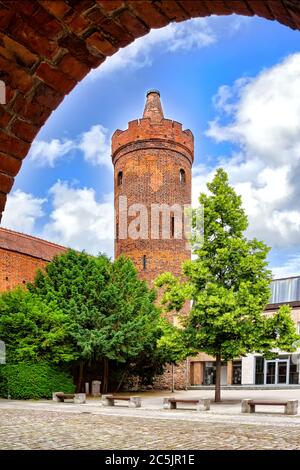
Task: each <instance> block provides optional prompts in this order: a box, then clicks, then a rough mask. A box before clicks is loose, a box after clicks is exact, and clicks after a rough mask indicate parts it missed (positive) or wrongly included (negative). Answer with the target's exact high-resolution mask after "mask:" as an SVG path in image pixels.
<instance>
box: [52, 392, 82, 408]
mask: <svg viewBox="0 0 300 470" xmlns="http://www.w3.org/2000/svg"><path fill="white" fill-rule="evenodd" d="M52 399H53V401H57V402H64V401H65V400H73V403H76V404H77V405H79V404H82V403H85V400H86V395H85V393H64V392H54V393H53V394H52Z"/></svg>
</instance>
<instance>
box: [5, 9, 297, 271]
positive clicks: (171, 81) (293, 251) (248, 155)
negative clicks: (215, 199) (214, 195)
mask: <svg viewBox="0 0 300 470" xmlns="http://www.w3.org/2000/svg"><path fill="white" fill-rule="evenodd" d="M299 34H300V33H299V31H292V30H291V29H289V28H287V27H284V26H282V25H280V24H278V23H277V22H271V21H266V20H263V19H260V18H246V17H240V16H236V15H232V16H229V17H210V18H204V19H195V20H190V21H187V22H184V23H179V24H171V25H169V26H167V27H166V28H163V29H159V30H153V31H151V32H150V33H149V35H147V36H146V37H144V38H140V39H138V40H137V41H135V42H134V43H133V44H132V45H130V46H129V47H127V48H125V49H122V50H121V51H119V52H118V53H117V54H116V55H115V56H113V57H112V58H110V59H108V60H107V61H106V62H105V64H104V65H103V66H101V67H100V68H99V69H97V70H94V71H92V72H91V73H90V74H89V75H88V76H87V77H86V78H85V79H84V80H83V81H82V82H81V83H80V84H79V85H78V86H77V87H76V88H75V90H73V91H72V92H71V93H70V95H68V96H67V97H66V98H65V100H64V101H63V103H62V104H61V105H60V107H59V108H58V109H57V110H56V111H55V112H54V113H53V114H52V116H51V117H50V119H49V120H48V121H47V123H46V124H45V125H44V127H43V128H42V129H41V131H40V133H39V135H38V136H37V138H36V140H35V142H34V144H33V146H32V149H31V151H30V155H29V157H27V159H25V161H24V164H23V167H22V170H21V171H20V173H19V175H18V177H17V178H16V181H15V185H14V187H13V191H12V193H11V195H10V196H9V200H8V203H7V208H6V211H5V213H4V216H3V221H2V225H3V226H5V227H8V228H12V229H14V230H19V231H22V232H27V233H31V234H33V235H36V236H40V237H42V238H46V239H50V240H53V241H55V242H57V243H60V244H65V245H67V246H72V247H74V248H76V249H86V250H87V251H90V252H92V253H97V252H99V251H105V252H107V253H108V254H109V255H112V249H113V248H112V247H113V242H112V236H113V205H112V191H113V172H112V165H111V161H110V138H111V135H112V133H113V132H114V130H115V129H117V128H121V129H125V128H126V127H127V122H128V121H130V120H132V119H135V118H138V117H141V115H142V111H143V107H144V101H145V93H146V91H147V90H148V89H150V88H157V89H159V90H160V92H161V99H162V104H163V108H164V113H165V117H168V118H171V119H174V120H177V121H180V122H182V123H183V126H184V128H190V129H191V130H192V132H193V134H194V136H195V164H194V178H193V200H194V202H196V199H197V195H198V194H199V192H200V191H201V190H204V189H205V184H206V182H207V181H208V180H210V179H211V178H212V176H213V174H214V171H215V169H216V168H217V167H218V166H223V167H224V168H225V169H226V170H227V171H228V173H229V176H230V181H231V183H232V184H233V185H234V186H235V188H236V190H237V192H238V193H239V194H241V195H242V197H243V202H244V206H245V209H246V211H247V213H248V214H249V221H250V226H249V236H251V237H253V236H257V237H258V238H260V239H264V240H265V241H266V243H267V244H269V245H270V246H272V247H273V248H272V251H271V254H270V256H269V259H270V263H271V267H272V268H273V270H274V275H275V276H277V277H278V276H284V275H294V274H300V237H299V233H300V208H299V203H298V202H299V195H300V191H299V189H298V186H299V185H298V181H299V176H300V175H299V173H300V53H299Z"/></svg>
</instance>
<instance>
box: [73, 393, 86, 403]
mask: <svg viewBox="0 0 300 470" xmlns="http://www.w3.org/2000/svg"><path fill="white" fill-rule="evenodd" d="M85 400H86V395H85V393H75V395H74V398H73V401H74V403H76V404H77V405H81V404H82V403H85Z"/></svg>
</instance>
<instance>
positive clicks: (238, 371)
mask: <svg viewBox="0 0 300 470" xmlns="http://www.w3.org/2000/svg"><path fill="white" fill-rule="evenodd" d="M271 292H272V295H271V299H270V303H269V304H268V305H267V307H266V309H265V314H266V315H273V314H274V313H276V312H277V310H278V309H279V307H280V306H282V305H289V306H290V307H291V309H292V318H293V320H294V322H295V326H296V328H297V332H298V333H299V334H300V276H296V277H289V278H284V279H276V280H274V281H272V283H271ZM277 353H278V357H277V358H276V359H265V358H264V357H262V355H261V354H249V355H248V356H246V357H243V358H241V359H237V360H235V361H232V362H228V363H224V364H223V365H222V369H221V384H222V385H257V386H263V385H266V386H282V385H297V384H300V374H299V372H300V371H299V367H300V354H299V353H300V344H299V348H298V350H297V351H296V352H295V353H292V354H291V353H288V352H285V351H277ZM214 383H215V360H214V358H213V357H211V356H208V355H207V354H205V353H200V354H199V355H198V356H197V357H195V358H191V359H190V384H191V385H213V384H214Z"/></svg>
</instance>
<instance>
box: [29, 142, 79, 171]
mask: <svg viewBox="0 0 300 470" xmlns="http://www.w3.org/2000/svg"><path fill="white" fill-rule="evenodd" d="M73 149H74V142H73V141H72V140H65V141H60V140H59V139H52V140H50V142H46V141H45V140H35V141H34V142H33V144H32V146H31V149H30V153H29V156H30V158H31V160H32V161H35V162H37V164H38V165H39V166H50V167H54V166H55V164H56V163H57V161H58V160H59V159H61V158H62V157H64V156H65V155H67V154H69V153H70V152H71V150H73Z"/></svg>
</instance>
